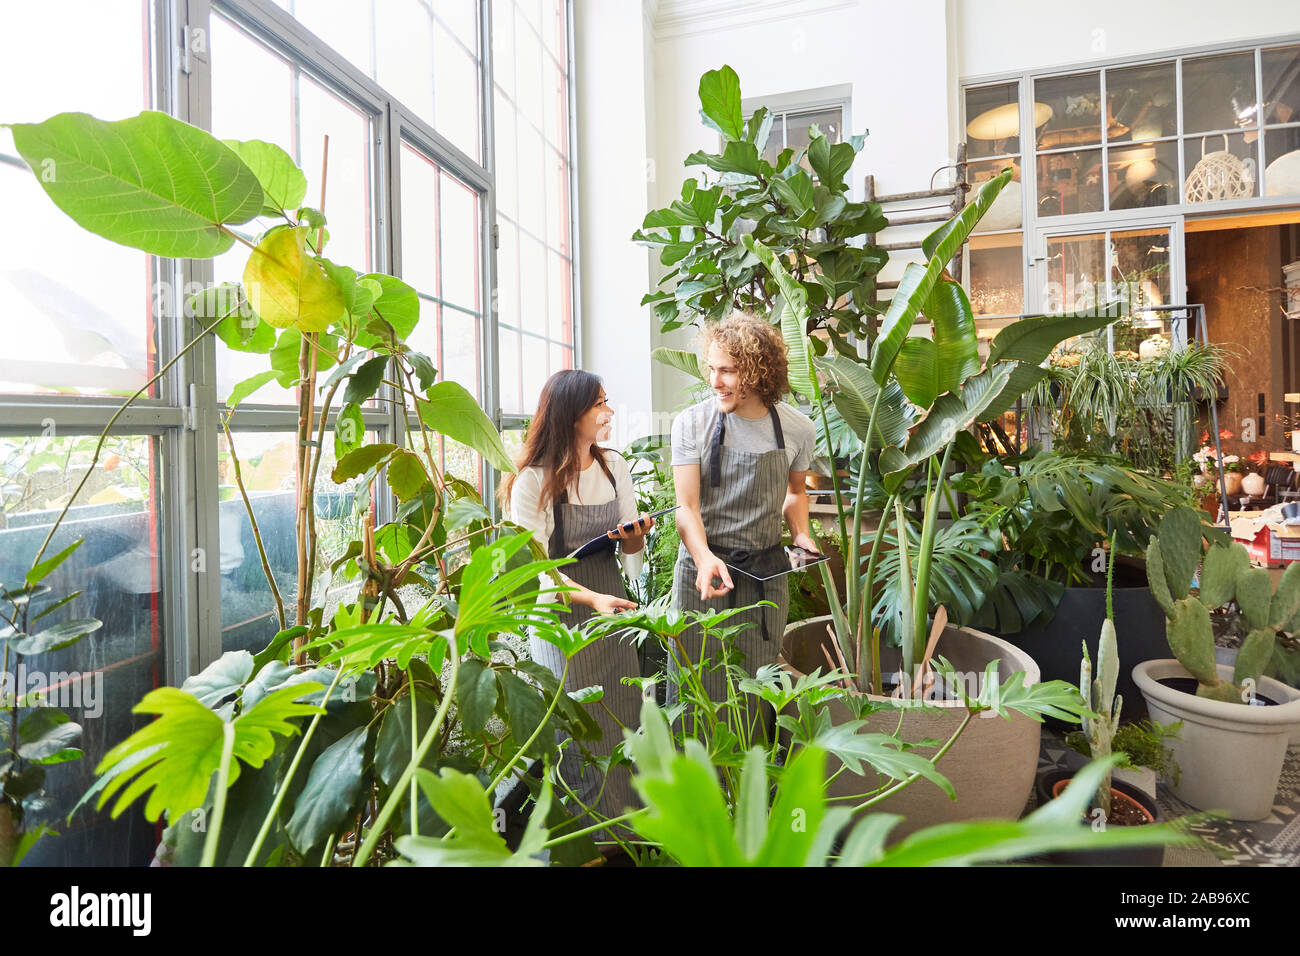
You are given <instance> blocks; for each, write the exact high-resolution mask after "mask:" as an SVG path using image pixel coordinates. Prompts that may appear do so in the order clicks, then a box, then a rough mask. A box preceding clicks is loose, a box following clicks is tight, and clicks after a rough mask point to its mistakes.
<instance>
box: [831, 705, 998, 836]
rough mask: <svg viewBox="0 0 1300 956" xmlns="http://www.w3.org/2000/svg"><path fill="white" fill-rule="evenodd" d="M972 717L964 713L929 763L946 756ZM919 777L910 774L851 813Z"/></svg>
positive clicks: (968, 713)
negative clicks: (951, 733)
mask: <svg viewBox="0 0 1300 956" xmlns="http://www.w3.org/2000/svg"><path fill="white" fill-rule="evenodd" d="M974 716H975V715H974V714H973V713H971V712H970V711H969V710H968V711H966V716H965V717H963V718H962V721H961V723H960V724H959V725H958V726H957V729H956V730H955V731H953V735H952V736H951V737H949V738H948V741H947V743H945V744H944V745H943V746H942V747H940V748H939V749H938V751H936V752H935V755H934V756H933V757H932V758H930V763H932V764H937V763H938V762H939V760H940V758H942V757H943V755H944V754H946V753H947V752H948V751H949V750H950V749H951V748H952V745H953V744H955V743H956V742H957V738H958V737H960V736H961V732H962V731H963V730H965V729H966V725H967V724H969V723H970V722H971V718H972V717H974ZM920 776H921V775H920V774H919V773H914V774H911V775H910V776H909V777H908V778H907V779H906V780H900V781H899V782H898V783H896V784H894V785H893V786H892V787H890V788H889V789H888V790H885V791H884V792H882V793H879V794H877V795H876V796H874V797H872V798H871V799H870V800H868V801H867V802H866V803H860V804H858V805H857V806H856V807H854V808H853V810H852V812H853V813H860V812H861V811H863V810H865V809H867V808H868V807H873V806H875V805H876V804H877V803H880V802H881V801H882V800H887V799H888V798H889V797H891V796H893V795H894V794H896V793H898V791H900V790H903V789H904V788H906V787H910V786H911V785H912V784H913V783H915V782H916V781H917V780H918V779H920Z"/></svg>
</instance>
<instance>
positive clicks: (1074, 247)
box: [1043, 233, 1106, 312]
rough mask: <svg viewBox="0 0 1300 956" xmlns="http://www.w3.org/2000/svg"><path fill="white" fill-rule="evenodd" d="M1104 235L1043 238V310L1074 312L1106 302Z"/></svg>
mask: <svg viewBox="0 0 1300 956" xmlns="http://www.w3.org/2000/svg"><path fill="white" fill-rule="evenodd" d="M1105 240H1106V237H1105V235H1104V234H1102V233H1094V234H1092V235H1087V236H1059V237H1053V238H1049V239H1048V240H1047V262H1046V268H1045V270H1044V273H1043V274H1044V276H1045V277H1046V278H1045V282H1044V285H1043V304H1044V309H1045V311H1047V312H1074V311H1078V310H1081V309H1086V308H1090V307H1092V306H1095V305H1097V304H1098V303H1102V302H1105V301H1106V241H1105Z"/></svg>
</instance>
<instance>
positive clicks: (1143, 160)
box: [1109, 142, 1178, 209]
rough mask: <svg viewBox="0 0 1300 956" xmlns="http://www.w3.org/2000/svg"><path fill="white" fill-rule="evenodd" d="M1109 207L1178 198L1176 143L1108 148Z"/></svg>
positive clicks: (1153, 203)
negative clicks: (1109, 149)
mask: <svg viewBox="0 0 1300 956" xmlns="http://www.w3.org/2000/svg"><path fill="white" fill-rule="evenodd" d="M1109 165H1110V172H1109V175H1110V208H1111V209H1141V208H1145V207H1148V206H1166V205H1168V204H1170V203H1176V202H1178V144H1177V143H1176V142H1164V143H1143V144H1139V145H1137V146H1126V147H1124V148H1122V149H1112V150H1111V151H1110V163H1109Z"/></svg>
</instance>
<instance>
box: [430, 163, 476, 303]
mask: <svg viewBox="0 0 1300 956" xmlns="http://www.w3.org/2000/svg"><path fill="white" fill-rule="evenodd" d="M439 179H440V182H439V198H440V199H441V201H442V202H441V209H440V212H441V216H440V217H439V228H440V230H441V236H442V296H443V298H444V299H445V300H446V301H448V302H452V303H454V304H456V305H459V306H463V307H465V308H467V309H473V310H474V311H476V312H477V311H478V307H479V305H478V302H479V270H478V262H479V213H478V194H477V193H476V192H474V191H473V190H472V189H470V188H469V187H468V186H466V185H465V184H463V183H461V182H459V181H458V180H456V179H454V178H453V177H451V176H449V175H447V173H445V172H443V173H442V174H441V175H440V177H439Z"/></svg>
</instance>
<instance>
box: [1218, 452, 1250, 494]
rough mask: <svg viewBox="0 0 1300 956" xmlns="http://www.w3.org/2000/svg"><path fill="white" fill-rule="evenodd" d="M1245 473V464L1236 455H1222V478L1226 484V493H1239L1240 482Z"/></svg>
mask: <svg viewBox="0 0 1300 956" xmlns="http://www.w3.org/2000/svg"><path fill="white" fill-rule="evenodd" d="M1245 475H1246V466H1245V465H1243V464H1242V463H1241V458H1240V456H1238V455H1224V456H1223V480H1224V483H1225V484H1226V486H1227V489H1228V494H1230V495H1239V494H1241V482H1242V479H1243V478H1244V477H1245Z"/></svg>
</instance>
